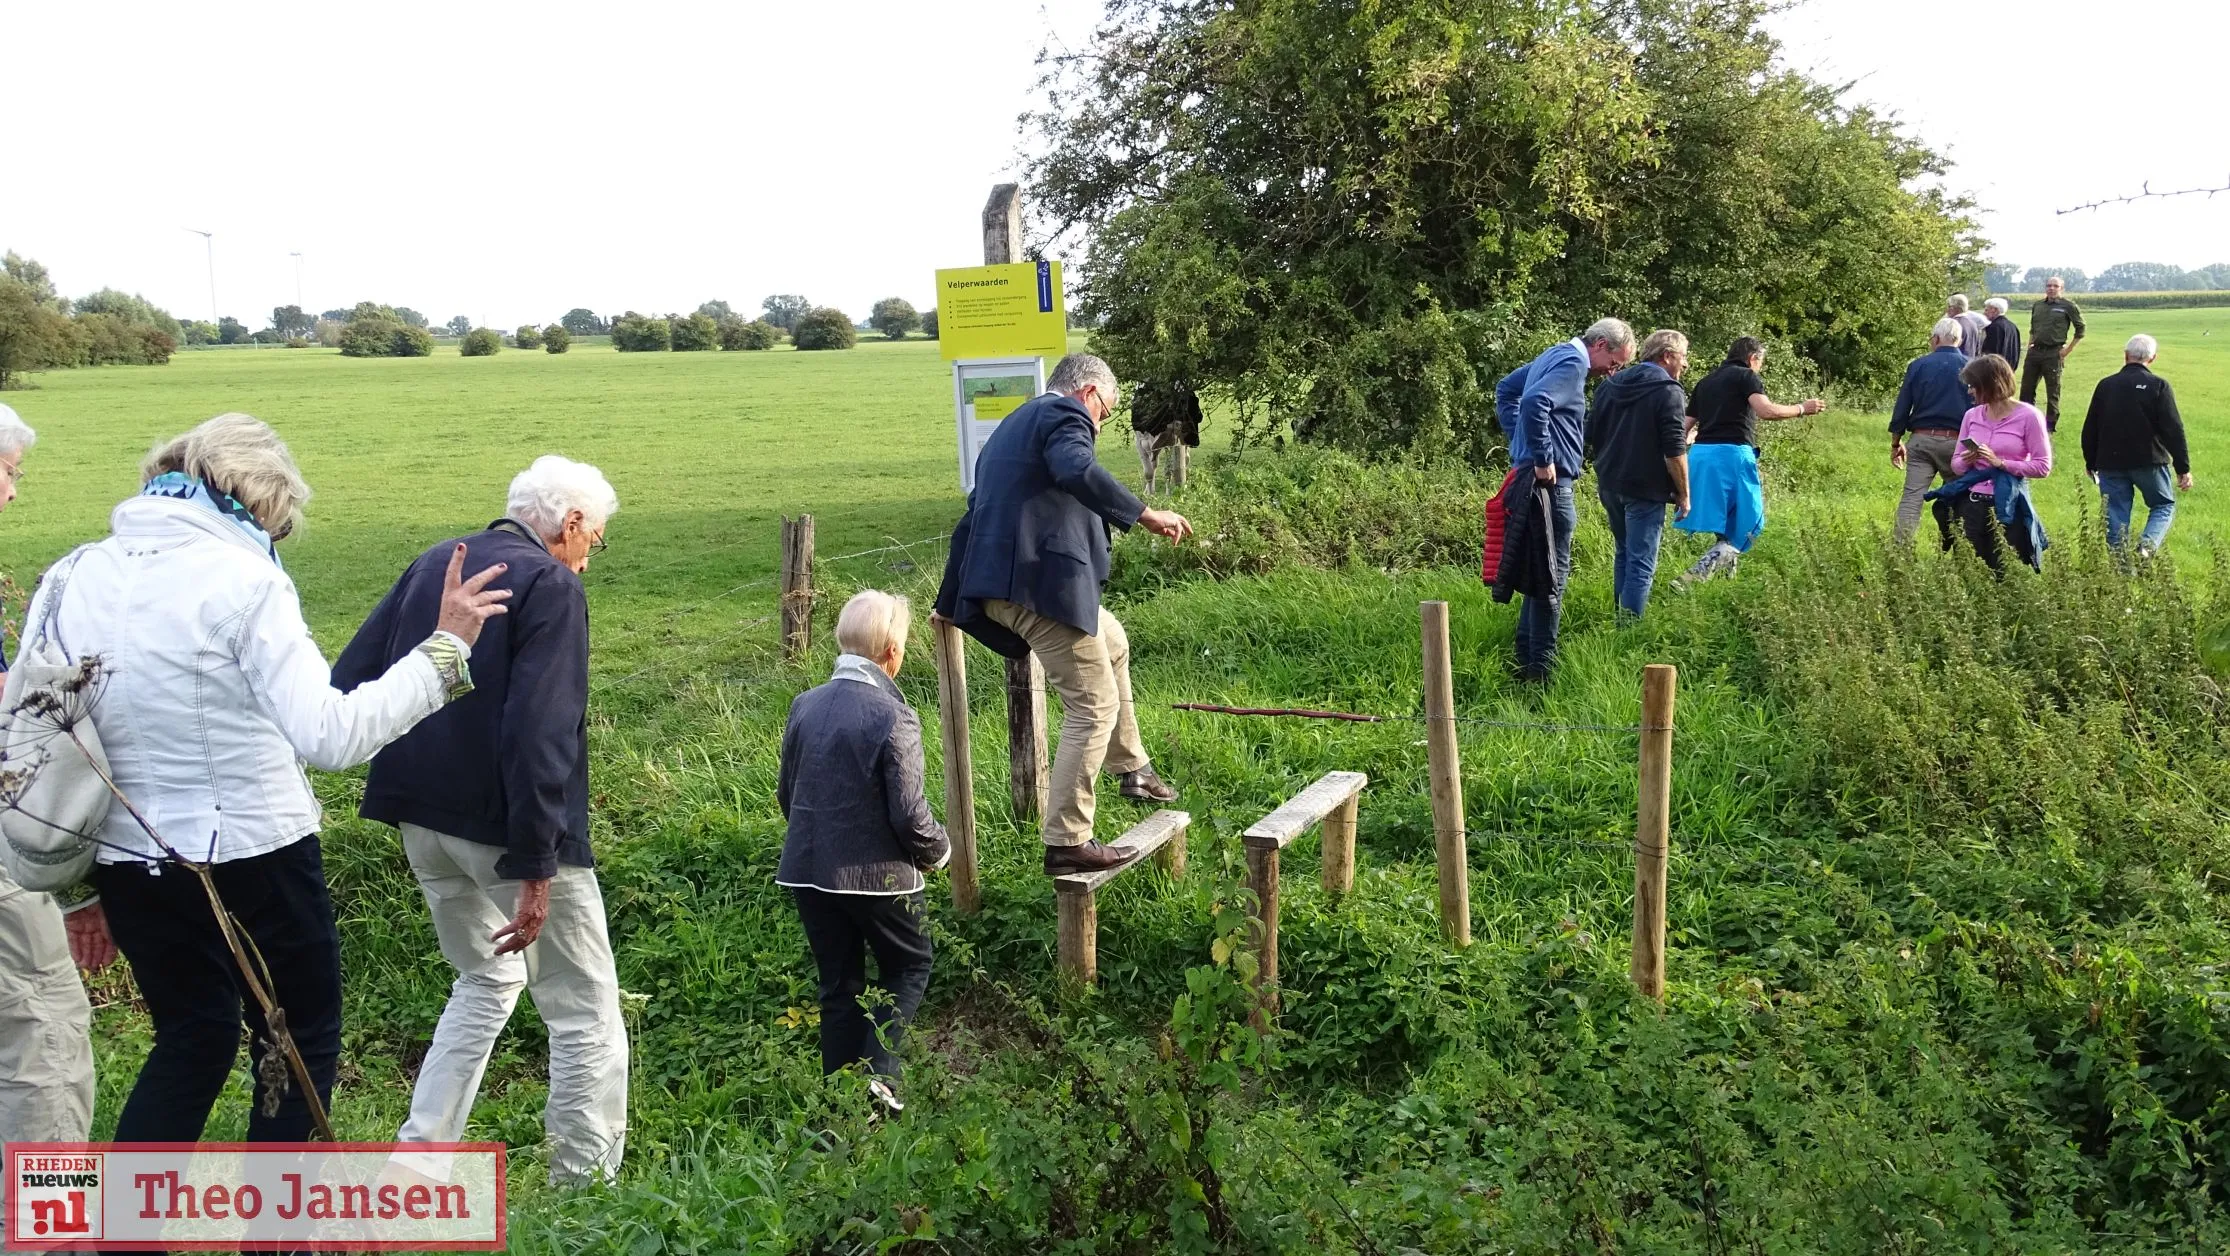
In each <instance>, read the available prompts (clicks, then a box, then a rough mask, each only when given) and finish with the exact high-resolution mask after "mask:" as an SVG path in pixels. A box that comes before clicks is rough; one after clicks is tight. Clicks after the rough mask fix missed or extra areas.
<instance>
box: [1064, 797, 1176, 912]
mask: <svg viewBox="0 0 2230 1256" xmlns="http://www.w3.org/2000/svg"><path fill="white" fill-rule="evenodd" d="M1191 826H1192V817H1191V816H1190V815H1188V814H1186V813H1185V812H1182V811H1157V812H1155V813H1154V814H1152V815H1150V816H1147V817H1146V818H1145V819H1144V820H1142V821H1140V822H1139V823H1138V824H1137V825H1136V826H1134V827H1133V828H1132V829H1131V830H1130V831H1129V832H1128V833H1125V834H1123V835H1122V836H1121V837H1118V838H1116V839H1115V840H1114V841H1113V842H1111V843H1109V845H1112V846H1114V847H1116V848H1118V849H1121V850H1135V851H1137V852H1138V857H1137V858H1136V859H1133V860H1131V861H1130V862H1129V863H1127V864H1124V865H1122V866H1121V867H1119V868H1103V869H1101V870H1100V871H1098V872H1071V873H1068V874H1066V875H1063V876H1058V877H1055V878H1053V888H1055V889H1057V890H1059V891H1060V892H1061V893H1063V894H1089V893H1092V892H1093V891H1095V890H1097V889H1099V888H1100V887H1101V886H1103V885H1105V884H1107V883H1108V882H1110V881H1112V880H1114V879H1115V878H1117V877H1119V876H1121V875H1123V874H1124V873H1126V872H1128V871H1130V870H1131V869H1133V868H1136V867H1137V866H1139V865H1140V864H1142V863H1145V862H1146V861H1147V860H1146V857H1147V856H1148V855H1151V854H1153V853H1154V852H1155V851H1157V850H1160V849H1161V848H1162V847H1163V846H1164V845H1165V844H1167V843H1168V842H1170V841H1172V840H1175V841H1183V840H1184V836H1185V830H1186V829H1187V828H1190V827H1191Z"/></svg>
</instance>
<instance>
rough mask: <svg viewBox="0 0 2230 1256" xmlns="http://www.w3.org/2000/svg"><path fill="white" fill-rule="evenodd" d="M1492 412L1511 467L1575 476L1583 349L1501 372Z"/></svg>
mask: <svg viewBox="0 0 2230 1256" xmlns="http://www.w3.org/2000/svg"><path fill="white" fill-rule="evenodd" d="M1494 413H1495V418H1496V420H1497V421H1499V422H1500V423H1501V424H1502V430H1503V432H1504V433H1506V434H1507V435H1508V436H1509V438H1510V465H1511V466H1513V467H1552V466H1553V467H1555V468H1556V469H1557V470H1558V472H1560V473H1561V474H1563V475H1565V476H1568V477H1574V478H1576V477H1578V475H1579V473H1580V466H1581V463H1582V460H1583V458H1584V456H1585V455H1584V453H1583V452H1582V449H1583V446H1584V444H1585V441H1586V434H1587V347H1586V346H1585V345H1582V344H1581V343H1580V342H1579V341H1577V340H1567V341H1564V342H1563V343H1561V344H1554V345H1550V346H1549V347H1548V348H1547V349H1545V350H1543V351H1542V353H1541V356H1540V357H1537V358H1535V359H1533V360H1532V361H1531V362H1528V363H1526V364H1525V365H1524V366H1521V367H1519V368H1518V369H1517V370H1514V371H1512V372H1510V373H1509V374H1508V375H1505V376H1503V377H1502V382H1501V383H1498V384H1496V385H1495V386H1494ZM1953 426H1954V427H1956V426H1957V424H1956V423H1954V424H1953Z"/></svg>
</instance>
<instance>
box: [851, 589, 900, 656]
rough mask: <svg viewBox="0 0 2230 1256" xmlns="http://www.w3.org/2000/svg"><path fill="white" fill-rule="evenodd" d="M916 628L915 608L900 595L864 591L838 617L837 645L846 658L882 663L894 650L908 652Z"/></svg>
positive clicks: (877, 590)
mask: <svg viewBox="0 0 2230 1256" xmlns="http://www.w3.org/2000/svg"><path fill="white" fill-rule="evenodd" d="M913 626H914V604H913V603H912V602H909V601H907V600H906V599H905V598H903V597H901V596H899V595H898V594H896V593H885V592H883V591H882V590H880V589H863V590H861V591H860V592H858V593H854V594H853V595H852V600H851V601H849V602H846V603H844V609H843V610H841V611H838V612H837V613H836V645H837V648H838V649H841V650H843V651H844V652H845V653H846V654H857V655H859V656H860V657H861V658H864V659H870V660H873V661H874V662H877V663H880V662H882V661H883V656H884V655H886V654H889V653H890V650H891V647H892V646H897V647H899V648H900V649H904V648H905V645H906V634H907V633H908V632H910V631H911V630H912V629H913Z"/></svg>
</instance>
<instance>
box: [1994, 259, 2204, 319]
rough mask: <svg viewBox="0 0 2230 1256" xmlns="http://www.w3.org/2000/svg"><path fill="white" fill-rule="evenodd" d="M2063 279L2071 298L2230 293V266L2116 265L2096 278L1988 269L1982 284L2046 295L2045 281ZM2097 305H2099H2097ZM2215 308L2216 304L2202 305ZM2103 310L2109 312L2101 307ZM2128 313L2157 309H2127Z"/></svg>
mask: <svg viewBox="0 0 2230 1256" xmlns="http://www.w3.org/2000/svg"><path fill="white" fill-rule="evenodd" d="M2054 275H2057V276H2059V277H2060V278H2061V279H2063V280H2065V281H2066V282H2067V291H2068V292H2069V293H2070V294H2073V293H2077V292H2086V293H2092V294H2098V293H2111V292H2127V293H2132V294H2138V295H2145V296H2151V295H2154V294H2159V293H2171V292H2191V293H2208V292H2219V291H2223V290H2225V289H2230V262H2216V263H2215V264H2214V265H2212V266H2201V267H2199V268H2198V269H2197V270H2185V269H2184V268H2183V267H2181V266H2171V265H2169V264H2168V263H2166V262H2116V263H2114V264H2113V265H2112V266H2109V267H2107V268H2106V269H2104V270H2102V271H2100V272H2098V273H2097V274H2096V275H2091V274H2086V273H2085V272H2084V270H2083V268H2082V267H2080V266H2029V267H2021V266H2014V265H2010V264H2008V265H2002V266H1986V267H1984V268H1983V272H1982V284H1983V286H1984V287H1985V288H1988V289H1989V290H1990V291H1992V292H2000V293H2004V292H2042V291H2044V281H2045V280H2047V279H2050V278H2052V277H2053V276H2054ZM2093 304H2096V302H2093ZM2197 304H2204V305H2212V304H2215V302H2211V301H2208V302H2198V303H2197ZM2100 308H2101V309H2105V308H2109V307H2106V306H2101V307H2100ZM2121 308H2125V309H2145V308H2157V307H2146V306H2125V307H2121Z"/></svg>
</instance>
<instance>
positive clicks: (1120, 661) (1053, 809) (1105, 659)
mask: <svg viewBox="0 0 2230 1256" xmlns="http://www.w3.org/2000/svg"><path fill="white" fill-rule="evenodd" d="M983 613H984V616H985V617H986V618H988V619H989V620H991V622H993V623H995V624H998V625H1000V626H1002V627H1005V628H1008V629H1011V630H1012V631H1013V632H1014V634H1015V635H1016V636H1018V637H1020V638H1022V639H1023V640H1024V641H1027V642H1029V643H1030V652H1031V653H1033V654H1035V655H1037V656H1038V662H1039V663H1041V664H1043V665H1044V666H1045V679H1046V683H1048V684H1050V685H1051V686H1053V692H1055V693H1057V694H1059V695H1060V696H1061V744H1060V746H1059V748H1058V749H1056V750H1055V751H1054V753H1053V774H1052V779H1051V780H1050V781H1048V782H1047V783H1046V791H1047V798H1046V806H1045V844H1046V845H1048V846H1081V845H1083V844H1084V843H1086V842H1089V841H1091V840H1092V814H1093V811H1094V808H1095V803H1096V801H1097V799H1096V795H1095V793H1094V791H1095V790H1096V789H1097V788H1098V785H1099V774H1100V769H1101V768H1102V767H1103V766H1104V767H1106V768H1107V769H1108V770H1109V771H1112V772H1118V773H1121V772H1135V771H1137V770H1138V769H1140V768H1142V767H1145V766H1146V765H1147V762H1148V760H1147V757H1146V744H1145V743H1144V742H1143V741H1141V740H1139V736H1138V716H1137V715H1136V714H1135V713H1134V712H1133V711H1132V710H1131V701H1130V637H1129V636H1128V635H1127V634H1126V633H1124V631H1123V625H1122V623H1121V622H1120V621H1118V620H1117V619H1116V618H1115V617H1114V616H1113V615H1110V614H1108V613H1107V609H1106V608H1105V607H1102V608H1100V622H1099V632H1098V634H1097V635H1089V634H1086V633H1081V632H1078V631H1077V630H1076V629H1074V628H1071V627H1069V626H1068V625H1067V624H1064V623H1061V622H1059V621H1057V620H1052V619H1047V618H1046V617H1045V616H1043V615H1040V614H1038V613H1037V612H1036V611H1033V610H1030V609H1028V608H1027V607H1022V606H1017V605H1015V604H1014V603H1012V602H1002V601H996V600H993V601H987V602H985V603H984V604H983Z"/></svg>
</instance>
